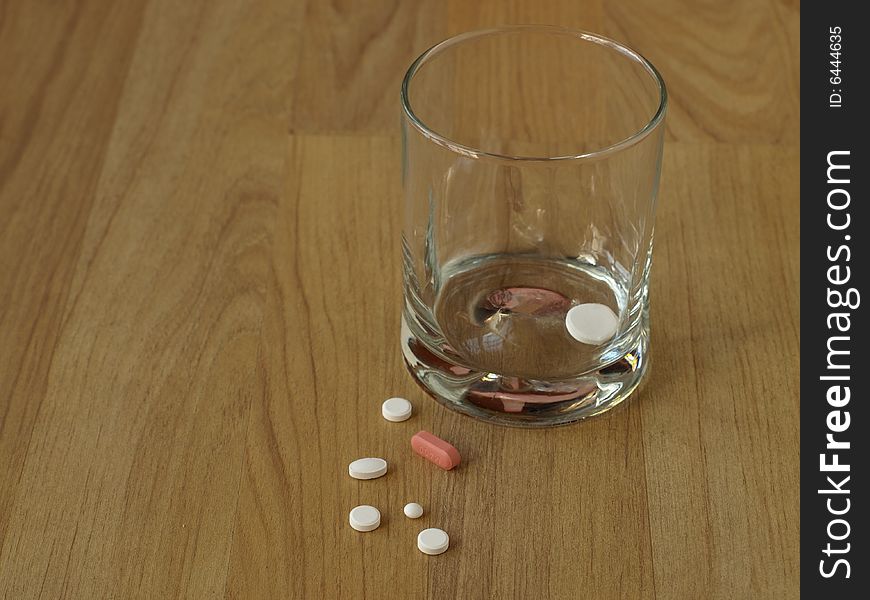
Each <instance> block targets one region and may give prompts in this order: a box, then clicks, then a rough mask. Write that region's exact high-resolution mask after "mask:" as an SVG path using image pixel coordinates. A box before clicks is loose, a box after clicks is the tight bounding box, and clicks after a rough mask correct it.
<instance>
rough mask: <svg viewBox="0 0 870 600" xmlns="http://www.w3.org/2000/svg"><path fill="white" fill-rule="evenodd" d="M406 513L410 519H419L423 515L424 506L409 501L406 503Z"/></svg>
mask: <svg viewBox="0 0 870 600" xmlns="http://www.w3.org/2000/svg"><path fill="white" fill-rule="evenodd" d="M404 513H405V516H406V517H408V518H409V519H419V518H420V517H422V516H423V507H422V506H420V505H419V504H417V503H416V502H408V504H406V505H405V508H404Z"/></svg>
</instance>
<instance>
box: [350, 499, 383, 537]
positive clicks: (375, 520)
mask: <svg viewBox="0 0 870 600" xmlns="http://www.w3.org/2000/svg"><path fill="white" fill-rule="evenodd" d="M348 520H349V521H350V526H351V527H353V528H354V529H356V530H357V531H372V530H373V529H377V528H378V526H379V525H380V524H381V511H379V510H378V509H377V508H375V507H374V506H369V505H368V504H363V505H361V506H357V507H356V508H354V509H353V510H351V511H350V517H349V518H348Z"/></svg>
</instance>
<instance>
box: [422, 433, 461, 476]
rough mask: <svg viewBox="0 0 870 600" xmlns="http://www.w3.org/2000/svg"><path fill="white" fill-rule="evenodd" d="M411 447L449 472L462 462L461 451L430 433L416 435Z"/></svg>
mask: <svg viewBox="0 0 870 600" xmlns="http://www.w3.org/2000/svg"><path fill="white" fill-rule="evenodd" d="M411 447H412V448H413V449H414V452H416V453H417V454H419V455H420V456H422V457H423V458H425V459H426V460H428V461H429V462H433V463H435V464H436V465H438V466H439V467H441V468H442V469H444V470H447V471H449V470H450V469H452V468H453V467H456V466H458V465H459V462H460V461H461V460H462V457H461V456H460V455H459V450H457V449H456V448H454V447H453V446H451V445H450V444H448V443H447V442H445V441H444V440H442V439H441V438H440V437H437V436H434V435H432V434H431V433H429V432H428V431H418V432H417V433H415V434H414V436H413V437H412V438H411Z"/></svg>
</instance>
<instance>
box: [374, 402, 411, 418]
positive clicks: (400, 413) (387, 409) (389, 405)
mask: <svg viewBox="0 0 870 600" xmlns="http://www.w3.org/2000/svg"><path fill="white" fill-rule="evenodd" d="M412 410H413V408H412V407H411V403H410V402H408V401H407V400H405V399H404V398H389V399H387V400H384V403H383V404H382V405H381V414H382V415H383V416H384V418H385V419H386V420H387V421H393V422H394V423H398V422H400V421H407V420H408V419H409V418H411V411H412Z"/></svg>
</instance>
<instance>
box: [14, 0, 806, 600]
mask: <svg viewBox="0 0 870 600" xmlns="http://www.w3.org/2000/svg"><path fill="white" fill-rule="evenodd" d="M0 13H2V15H0V81H2V89H0V419H2V420H0V594H2V597H4V598H10V599H16V600H18V599H22V598H88V599H90V598H214V597H230V598H303V599H327V600H332V599H337V598H370V599H380V598H402V599H404V598H447V599H454V598H460V599H477V598H482V599H490V598H493V599H501V598H520V599H524V600H525V599H537V598H553V599H557V598H631V599H635V598H642V599H646V598H677V599H684V598H685V599H692V600H694V599H708V598H728V599H733V598H739V599H742V598H747V599H753V600H754V599H758V598H775V599H784V598H794V597H796V596H797V593H798V538H799V523H798V516H799V501H798V493H797V489H798V481H799V477H798V458H799V449H798V440H799V428H798V425H799V421H798V407H799V395H798V350H799V339H800V338H799V330H798V313H799V308H800V297H799V292H798V287H799V286H798V284H799V272H798V267H799V250H798V242H799V233H798V229H799V215H798V182H799V171H798V158H799V128H798V115H799V100H798V88H799V73H798V66H799V52H798V42H799V37H798V36H799V34H798V29H799V28H798V24H799V8H798V2H797V0H735V1H733V2H727V3H709V2H708V3H698V2H692V1H690V0H634V1H631V2H608V1H604V0H583V1H581V0H558V1H551V2H544V3H538V2H533V1H531V0H525V1H513V0H511V1H499V0H473V1H471V0H423V1H407V2H399V1H396V0H376V1H375V0H366V1H365V2H363V1H359V2H353V1H350V0H332V1H329V2H317V1H316V0H308V1H307V2H306V1H305V0H289V1H288V0H284V1H280V0H263V1H260V2H256V3H255V2H249V1H246V0H185V1H184V2H178V1H176V0H127V1H124V2H110V1H108V0H100V1H83V2H75V3H73V2H53V3H49V2H31V1H24V0H21V1H18V2H15V1H12V2H6V3H3V5H2V10H0ZM524 22H526V23H528V22H547V23H556V24H561V25H565V26H571V27H578V28H583V29H588V30H593V31H598V32H601V33H604V34H606V35H610V36H612V37H615V38H618V39H620V40H623V41H626V42H628V43H629V44H631V45H633V46H635V47H637V48H638V49H640V50H641V51H642V52H644V53H645V54H646V55H647V56H648V57H649V58H650V59H651V60H652V61H653V62H654V63H655V64H656V65H657V66H658V67H659V68H660V70H661V72H662V73H663V75H664V77H665V79H666V81H667V82H668V85H669V88H670V94H671V105H670V114H669V120H668V124H667V136H666V151H665V161H664V175H663V179H662V186H661V197H660V212H659V215H658V228H657V229H658V231H657V240H656V251H655V255H656V259H655V265H654V269H653V285H652V319H653V332H652V335H653V350H652V356H653V370H652V373H651V376H650V378H649V381H648V384H647V386H646V388H645V389H644V390H643V391H642V392H640V393H638V394H637V395H636V396H635V397H634V399H633V400H632V401H630V402H629V403H627V404H626V405H624V407H623V408H620V409H619V410H616V411H614V412H612V413H610V414H607V415H605V416H603V417H600V418H597V419H595V420H592V421H588V422H585V423H583V424H580V425H575V426H570V427H566V428H560V429H553V430H544V431H523V430H513V429H506V428H497V427H493V426H488V425H486V424H483V423H479V422H475V421H473V420H470V419H467V418H465V417H460V416H458V415H455V414H452V413H450V412H448V411H447V410H445V409H443V408H441V407H439V406H438V405H437V404H436V403H435V402H434V401H432V400H430V399H428V398H427V397H426V396H425V394H424V393H423V392H422V391H421V390H420V389H418V388H417V387H416V386H415V384H414V383H413V382H412V381H411V378H410V377H409V376H408V375H407V374H406V372H405V369H404V366H403V364H402V360H401V354H400V349H399V311H400V302H401V281H400V280H401V277H400V250H399V228H400V222H401V205H402V202H401V189H400V181H399V178H400V173H399V155H400V148H399V140H398V112H399V108H398V85H399V81H400V79H401V76H402V75H403V72H404V69H405V67H406V66H407V65H408V64H409V63H410V61H411V60H412V58H413V57H414V56H416V55H417V54H418V53H420V52H421V51H422V50H424V49H425V48H427V47H428V46H429V45H431V44H432V43H434V42H436V41H438V40H440V39H442V38H444V37H446V36H448V35H451V34H454V33H457V32H460V31H464V30H469V29H474V28H480V27H483V26H488V25H493V24H503V23H524ZM391 395H404V396H406V397H408V398H410V399H411V400H412V401H413V402H414V405H415V409H416V414H415V416H414V418H413V419H412V420H410V421H408V422H405V423H402V424H389V423H386V422H385V421H384V420H383V419H382V418H381V417H380V414H379V405H380V402H381V401H382V400H383V399H384V398H386V397H388V396H391ZM418 429H428V430H431V431H434V432H436V433H439V434H441V435H443V436H444V437H445V438H447V439H450V440H452V441H453V442H454V443H455V444H456V445H457V446H459V447H460V448H461V449H462V451H463V453H464V458H465V461H466V462H465V464H464V466H463V467H462V468H461V469H459V470H457V471H455V472H449V473H447V472H442V471H440V470H437V469H435V468H433V467H432V466H431V465H429V464H428V463H425V462H423V461H421V460H420V459H419V458H418V457H416V456H415V455H413V454H412V453H411V452H410V450H409V443H408V439H409V437H410V436H411V434H412V433H414V432H415V431H417V430H418ZM366 455H376V456H384V457H386V458H388V459H389V460H390V461H391V464H392V470H391V472H390V474H388V475H387V477H385V478H383V479H380V480H377V481H374V482H357V481H354V480H351V479H350V478H349V477H347V475H346V468H347V464H348V462H349V461H350V460H352V459H354V458H358V457H360V456H366ZM410 500H417V501H419V502H421V503H422V504H423V505H424V506H425V508H426V510H427V514H426V516H425V517H423V519H421V520H420V521H410V520H408V519H405V518H404V517H403V516H401V508H402V505H403V504H404V503H405V502H407V501H410ZM361 503H371V504H375V505H377V506H379V507H380V508H381V510H382V513H383V515H384V517H383V523H382V525H381V527H380V529H378V530H377V531H375V532H373V533H368V534H360V533H357V532H355V531H353V530H351V529H350V528H349V527H348V525H347V513H348V511H349V509H350V508H351V507H353V506H355V505H357V504H361ZM423 526H439V527H443V528H444V529H445V530H447V531H448V532H449V533H450V535H451V540H452V542H451V548H450V550H449V552H447V553H446V554H444V555H441V556H438V557H426V556H424V555H422V554H421V553H419V552H418V551H417V550H416V548H415V536H416V533H417V531H419V529H421V528H422V527H423Z"/></svg>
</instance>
